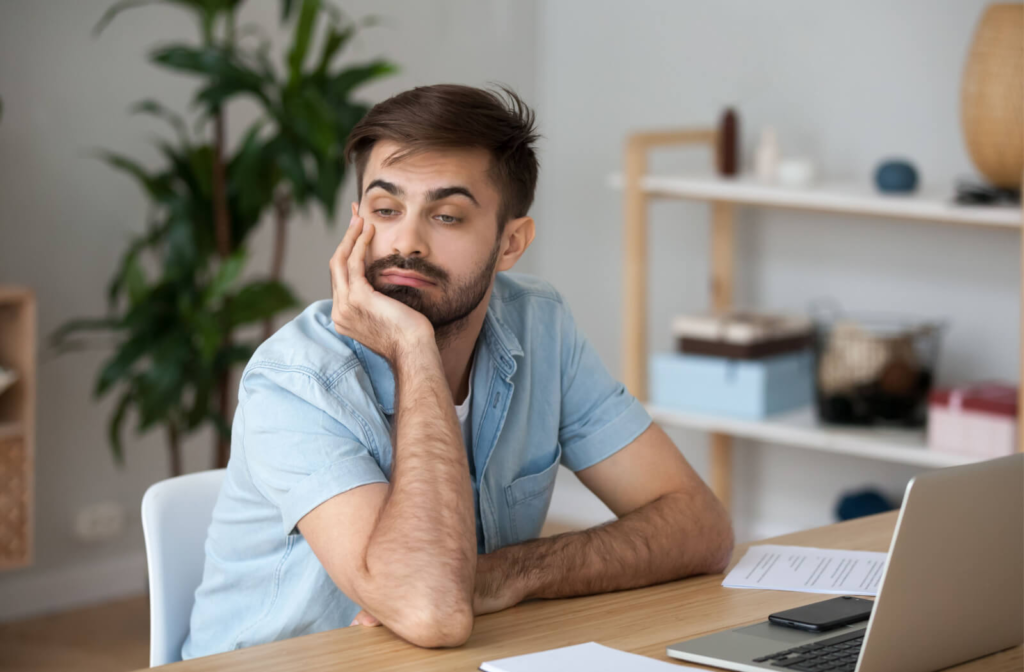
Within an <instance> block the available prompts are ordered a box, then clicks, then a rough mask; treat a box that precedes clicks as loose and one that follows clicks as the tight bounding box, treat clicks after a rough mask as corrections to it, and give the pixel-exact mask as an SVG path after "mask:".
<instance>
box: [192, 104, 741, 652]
mask: <svg viewBox="0 0 1024 672" xmlns="http://www.w3.org/2000/svg"><path fill="white" fill-rule="evenodd" d="M504 93H505V96H504V97H503V96H502V95H501V94H499V93H494V92H490V91H485V90H481V89H475V88H471V87H465V86H455V85H439V86H429V87H420V88H416V89H412V90H411V91H407V92H405V93H402V94H399V95H397V96H395V97H393V98H391V99H389V100H386V101H384V102H382V103H380V104H379V105H377V106H375V107H374V108H373V109H372V110H370V112H369V113H368V114H367V115H366V117H365V118H364V119H363V120H362V121H361V122H360V123H359V124H358V125H357V126H356V127H355V128H354V129H353V131H352V133H351V136H350V139H349V142H348V146H347V147H346V157H347V158H348V159H350V160H352V161H353V163H354V165H355V168H356V174H357V185H358V199H359V200H358V203H353V204H352V218H351V222H350V224H349V228H348V231H347V233H346V234H345V236H344V239H343V240H342V241H341V244H340V245H339V246H338V248H337V250H336V251H335V253H334V255H333V257H332V258H331V260H330V272H331V284H332V289H333V297H332V299H330V300H328V299H325V300H322V301H317V302H315V303H313V304H312V305H310V306H309V307H308V308H307V309H306V310H305V311H304V312H303V313H302V314H301V315H299V316H298V317H297V318H295V319H294V320H292V321H291V322H290V323H288V324H287V325H285V326H284V327H282V328H281V329H280V330H279V331H278V332H277V333H276V334H274V335H273V336H272V337H271V338H270V339H269V340H267V341H266V342H265V343H263V344H262V345H261V346H260V347H259V349H257V351H256V353H255V354H254V355H253V357H252V360H251V361H250V362H249V364H248V365H247V366H246V368H245V371H244V372H243V374H242V379H241V385H240V390H239V402H238V409H237V412H236V414H235V419H234V427H233V433H232V442H233V443H232V451H231V460H230V463H229V464H228V468H227V474H226V476H225V480H224V485H223V489H222V491H221V494H220V498H219V500H218V502H217V505H216V507H215V509H214V514H213V523H212V525H211V527H210V530H209V536H208V539H207V543H206V554H207V557H206V565H205V570H204V575H203V582H202V585H201V586H200V588H199V589H198V590H197V592H196V602H195V607H194V609H193V612H192V620H191V632H190V635H189V638H188V639H187V641H186V642H185V645H184V648H183V652H182V653H183V657H185V658H190V657H194V656H200V655H207V654H211V653H216V652H220V651H226V650H230V649H235V648H240V647H246V646H250V645H253V644H259V643H263V642H268V641H273V640H278V639H284V638H288V637H294V636H297V635H301V634H307V633H312V632H318V631H322V630H327V629H331V628H338V627H342V626H348V625H350V624H354V623H361V624H364V625H377V624H383V625H384V626H386V627H388V628H390V629H391V630H392V631H393V632H394V633H395V634H397V635H398V636H400V637H402V638H404V639H406V640H408V641H409V642H412V643H413V644H417V645H419V646H425V647H443V646H458V645H460V644H462V643H463V642H465V641H466V640H467V638H468V637H469V636H470V633H471V631H472V628H473V618H474V616H475V615H480V614H485V613H489V612H493V611H498V610H501V609H506V608H508V607H511V606H513V605H515V604H517V603H518V602H520V601H522V600H527V599H535V598H556V597H568V596H574V595H586V594H590V593H598V592H605V591H613V590H623V589H628V588H634V587H638V586H644V585H649V584H652V583H657V582H664V581H670V580H673V579H677V578H680V577H683V576H687V575H691V574H697V573H706V572H718V571H721V570H722V569H723V568H724V567H725V566H726V563H727V562H728V559H729V556H730V553H731V549H732V543H733V537H732V530H731V527H730V523H729V519H728V516H727V514H726V512H725V511H724V509H723V507H722V506H721V505H720V503H719V502H718V501H717V499H716V498H715V497H714V495H713V494H712V493H711V492H710V490H709V489H708V488H707V487H706V486H705V484H704V483H703V482H702V481H701V480H700V478H699V477H698V476H697V475H696V474H695V472H694V471H693V470H692V469H691V468H690V466H689V465H688V464H687V462H686V460H685V459H684V458H683V457H682V456H681V455H680V453H679V451H678V450H677V449H676V447H675V446H674V445H673V444H672V442H671V441H670V440H669V439H668V437H667V436H666V435H665V433H664V432H663V431H662V430H661V429H660V428H659V427H657V426H656V425H654V424H652V423H651V418H650V416H649V415H648V414H647V412H646V411H645V409H644V407H643V406H642V405H641V404H640V403H639V402H638V401H637V400H636V399H635V398H633V397H632V396H631V395H630V394H629V393H628V392H627V391H626V389H625V388H624V386H623V385H622V384H621V383H619V382H617V381H616V380H614V379H613V378H612V377H611V376H610V375H609V374H608V372H607V371H606V369H605V367H604V366H603V365H602V364H601V362H600V360H599V359H598V357H597V354H596V353H595V351H594V350H593V348H592V347H591V346H590V344H589V343H588V341H587V340H586V338H584V336H583V334H581V333H580V332H579V331H578V330H577V328H576V326H575V324H574V322H573V319H572V315H571V313H570V311H569V307H568V306H567V305H566V304H565V301H564V300H563V298H562V297H561V296H560V295H559V294H558V292H556V291H555V290H554V289H553V288H552V287H551V286H550V285H548V284H547V283H544V282H542V281H540V280H536V279H533V278H530V277H528V276H524V275H518V274H512V273H505V271H508V270H510V269H511V268H512V267H513V266H514V265H515V263H516V262H517V261H518V260H519V258H520V257H521V256H522V254H523V253H524V252H525V251H526V249H527V248H528V247H529V246H530V243H531V242H532V241H533V238H534V234H535V224H534V221H533V219H532V218H531V217H530V216H529V215H528V214H527V213H528V211H529V208H530V205H531V204H532V202H533V195H534V188H535V185H536V182H537V172H538V163H537V159H536V156H535V153H534V149H533V143H534V142H535V140H536V138H537V135H536V133H535V131H534V115H533V112H532V111H531V110H529V108H528V107H527V106H526V105H525V104H524V103H523V102H522V101H521V100H520V99H519V98H518V96H516V95H515V94H514V93H512V92H511V91H508V90H505V91H504ZM559 464H563V465H565V466H566V467H568V468H570V469H572V470H573V471H575V472H576V474H577V475H578V476H579V478H580V480H581V481H582V482H583V483H584V484H585V485H586V486H587V487H588V488H589V489H590V490H591V491H593V492H594V493H595V494H596V495H597V496H598V497H599V498H600V499H601V500H602V501H603V502H604V503H605V504H607V505H608V507H609V508H610V509H611V510H612V511H613V512H614V513H615V514H616V516H618V519H617V520H616V521H614V522H611V523H608V524H605V525H602V526H599V527H596V528H593V529H590V530H585V531H581V532H573V533H566V534H561V535H558V536H555V537H549V538H544V539H537V538H536V537H537V536H538V534H539V532H540V529H541V526H542V524H543V523H544V518H545V515H546V513H547V509H548V504H549V502H550V500H551V492H552V489H553V488H554V484H555V475H556V472H557V470H558V465H559Z"/></svg>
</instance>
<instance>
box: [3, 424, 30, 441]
mask: <svg viewBox="0 0 1024 672" xmlns="http://www.w3.org/2000/svg"><path fill="white" fill-rule="evenodd" d="M24 431H25V428H24V426H23V425H22V423H20V422H0V440H2V439H14V438H20V437H22V436H23V435H24Z"/></svg>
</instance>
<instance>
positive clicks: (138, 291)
mask: <svg viewBox="0 0 1024 672" xmlns="http://www.w3.org/2000/svg"><path fill="white" fill-rule="evenodd" d="M124 284H125V287H126V288H127V290H128V300H129V302H131V305H133V306H134V305H136V304H138V303H139V302H140V301H142V299H144V298H145V297H146V293H147V292H148V291H149V286H148V283H147V282H146V273H145V271H143V270H142V266H141V265H140V264H139V259H138V257H137V256H132V257H131V259H130V260H129V261H128V265H127V267H126V268H125V273H124Z"/></svg>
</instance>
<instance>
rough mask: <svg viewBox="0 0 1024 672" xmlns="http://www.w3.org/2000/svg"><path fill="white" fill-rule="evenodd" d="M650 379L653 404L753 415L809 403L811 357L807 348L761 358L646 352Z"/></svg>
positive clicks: (812, 386)
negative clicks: (647, 353)
mask: <svg viewBox="0 0 1024 672" xmlns="http://www.w3.org/2000/svg"><path fill="white" fill-rule="evenodd" d="M650 381H651V402H652V403H653V404H655V405H657V406H664V407H666V408H675V409H678V410H681V411H693V412H697V413H715V414H720V415H731V416H736V417H740V418H751V419H757V418H764V417H766V416H768V415H772V414H774V413H782V412H785V411H790V410H793V409H796V408H800V407H801V406H806V405H808V404H810V403H811V400H812V399H813V391H814V358H813V356H812V354H811V352H810V351H809V350H807V351H803V352H797V353H787V354H784V355H778V356H775V357H766V358H764V359H725V358H723V357H709V356H706V355H684V354H679V353H675V352H665V353H658V354H655V355H652V356H651V360H650Z"/></svg>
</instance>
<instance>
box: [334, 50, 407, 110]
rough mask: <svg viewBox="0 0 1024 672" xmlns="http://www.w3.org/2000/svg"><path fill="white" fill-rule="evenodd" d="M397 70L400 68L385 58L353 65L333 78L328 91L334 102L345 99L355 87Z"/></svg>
mask: <svg viewBox="0 0 1024 672" xmlns="http://www.w3.org/2000/svg"><path fill="white" fill-rule="evenodd" d="M396 72H398V68H397V67H396V66H395V65H393V64H392V63H390V62H388V61H385V60H376V61H372V62H370V63H365V64H363V65H356V66H352V67H350V68H347V69H345V70H342V71H341V72H339V73H338V74H336V75H334V77H332V78H331V80H330V82H329V83H328V85H327V93H328V96H329V98H330V99H331V101H332V102H333V101H341V100H345V99H346V98H348V96H349V94H350V93H351V92H352V90H353V89H355V88H357V87H359V86H362V85H363V84H365V83H366V82H369V81H370V80H373V79H378V78H380V77H386V76H387V75H392V74H394V73H396Z"/></svg>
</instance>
